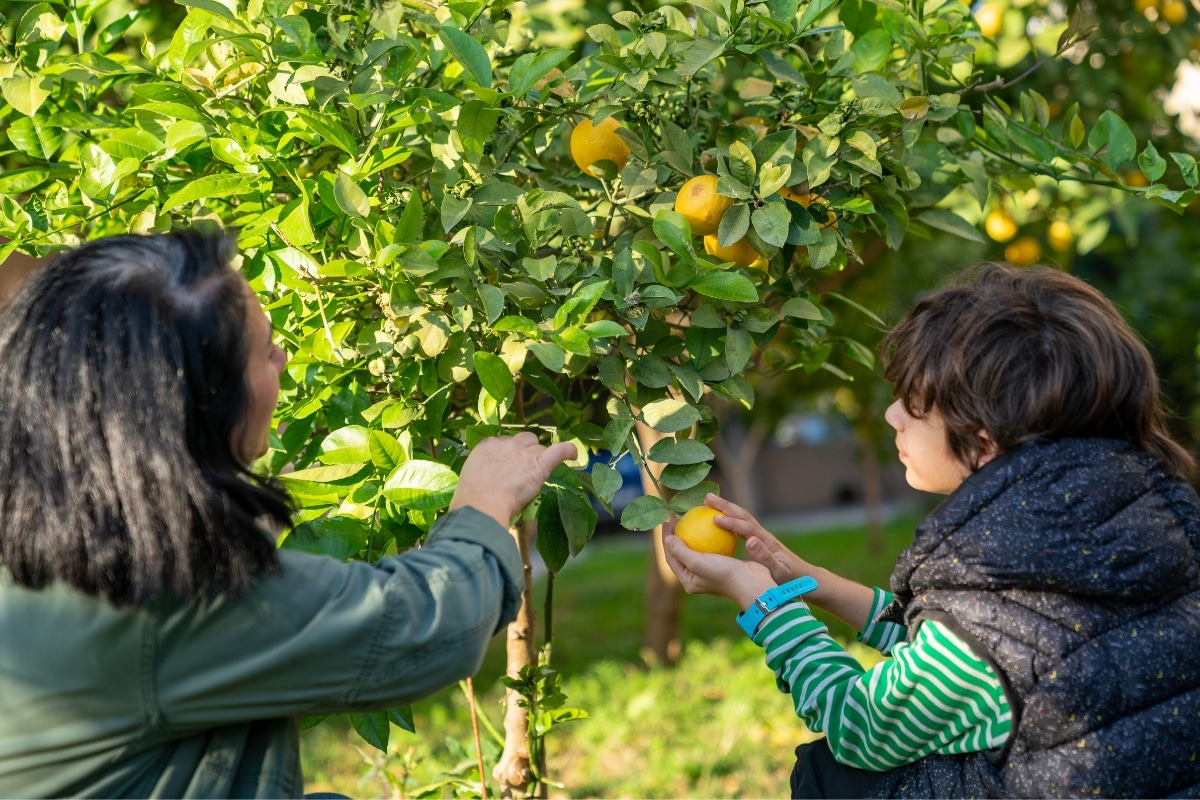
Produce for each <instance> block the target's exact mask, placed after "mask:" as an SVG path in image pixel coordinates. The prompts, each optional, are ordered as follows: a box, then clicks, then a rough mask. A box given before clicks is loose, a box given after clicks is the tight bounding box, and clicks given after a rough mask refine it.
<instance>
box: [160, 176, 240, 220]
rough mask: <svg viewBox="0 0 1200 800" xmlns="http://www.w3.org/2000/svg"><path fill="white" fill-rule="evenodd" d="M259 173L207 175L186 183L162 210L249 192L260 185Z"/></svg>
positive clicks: (168, 200) (169, 198)
mask: <svg viewBox="0 0 1200 800" xmlns="http://www.w3.org/2000/svg"><path fill="white" fill-rule="evenodd" d="M258 181H259V177H258V176H257V175H236V174H231V173H224V174H215V175H205V176H203V177H200V178H196V179H195V180H192V181H189V182H188V183H186V184H184V186H183V187H182V188H181V189H177V190H176V191H175V193H174V194H172V195H171V196H170V197H168V198H167V201H166V202H165V203H163V207H162V210H163V211H170V210H171V209H173V208H178V207H179V206H181V205H184V204H185V203H191V202H194V201H196V200H211V199H214V198H217V197H229V196H230V195H235V194H236V195H243V194H249V193H250V192H251V191H252V190H253V189H254V187H255V186H257V185H258Z"/></svg>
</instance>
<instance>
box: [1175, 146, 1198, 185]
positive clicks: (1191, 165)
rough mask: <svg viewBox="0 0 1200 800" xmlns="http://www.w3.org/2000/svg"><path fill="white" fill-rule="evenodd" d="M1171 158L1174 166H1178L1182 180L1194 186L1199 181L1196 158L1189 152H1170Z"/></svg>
mask: <svg viewBox="0 0 1200 800" xmlns="http://www.w3.org/2000/svg"><path fill="white" fill-rule="evenodd" d="M1171 160H1173V161H1174V162H1175V166H1177V167H1179V172H1180V174H1182V175H1183V182H1184V183H1186V184H1187V185H1188V186H1191V187H1192V188H1195V187H1196V184H1197V182H1200V180H1198V176H1197V169H1196V158H1195V157H1194V156H1192V155H1191V154H1190V153H1171Z"/></svg>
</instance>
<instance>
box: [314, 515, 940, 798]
mask: <svg viewBox="0 0 1200 800" xmlns="http://www.w3.org/2000/svg"><path fill="white" fill-rule="evenodd" d="M915 523H916V518H915V517H906V518H901V519H897V520H895V521H894V522H892V523H890V524H888V525H887V526H885V531H884V545H883V548H882V549H881V551H880V552H879V553H874V554H873V553H870V552H868V549H867V547H866V533H865V531H864V530H862V529H855V528H849V529H837V530H829V531H822V532H815V533H804V534H792V535H786V534H784V535H781V536H780V538H781V539H783V541H784V542H785V543H786V544H787V545H788V546H789V547H791V548H792V549H793V550H795V551H796V552H797V553H800V554H801V555H802V556H803V557H804V558H806V559H808V560H809V561H811V562H812V563H815V564H821V565H822V566H826V567H828V568H830V569H833V570H834V571H835V572H840V573H841V574H843V575H845V576H847V577H850V578H854V579H856V580H859V581H861V582H863V583H867V584H869V585H882V586H885V587H886V585H887V583H886V582H887V576H888V575H889V574H890V572H891V567H892V564H893V563H894V562H895V558H896V556H897V554H898V553H899V552H900V551H901V550H903V549H904V548H905V547H906V546H907V545H908V543H909V542H910V541H911V537H912V529H913V526H914V524H915ZM648 559H649V541H648V540H647V537H646V535H645V534H614V535H604V536H600V537H598V538H597V539H596V540H595V541H593V542H591V543H590V544H589V545H588V547H587V549H586V550H585V551H584V553H583V554H582V555H581V557H580V558H577V559H574V560H572V561H571V562H570V563H568V564H567V566H566V567H564V568H563V570H562V572H561V573H560V574H559V575H558V577H557V580H556V581H555V602H554V626H555V637H554V658H553V663H554V666H555V667H556V668H557V669H559V671H560V672H561V673H562V674H563V676H564V680H563V691H564V692H565V694H566V695H567V698H568V702H567V704H568V705H569V706H572V707H579V708H583V709H584V710H586V711H587V712H588V714H589V717H590V718H589V719H587V720H582V721H577V722H571V723H567V724H564V725H562V726H560V727H559V728H555V729H554V731H552V732H551V734H550V736H549V738H548V745H549V766H550V769H551V772H552V774H551V776H550V777H551V778H552V779H553V780H555V781H557V782H558V783H560V784H561V785H562V788H560V789H557V790H555V791H553V792H552V796H558V797H714V798H715V797H776V796H786V794H787V791H788V789H787V786H788V783H787V781H788V774H789V773H790V770H791V765H792V760H793V757H792V748H794V747H795V746H796V745H797V744H799V743H801V742H803V741H808V740H810V739H812V738H813V734H812V733H811V732H809V731H807V730H806V729H805V727H804V725H803V723H802V722H801V721H800V720H799V719H798V718H797V717H796V716H795V713H794V712H793V710H792V707H791V703H790V701H789V699H788V698H787V697H786V696H785V695H783V694H781V693H780V692H779V691H778V690H777V689H776V688H775V684H774V680H773V677H772V676H771V673H770V672H769V671H768V670H767V668H766V666H765V665H764V664H763V662H762V651H761V650H760V649H759V648H757V647H755V646H754V645H753V643H751V642H750V641H749V640H747V639H746V638H745V636H744V635H743V634H742V633H741V630H740V629H739V628H737V626H736V624H735V623H734V620H733V617H734V614H735V612H736V609H734V607H733V606H732V604H731V603H729V601H727V600H723V599H720V598H714V597H706V596H694V597H686V598H685V599H684V608H683V615H682V620H681V626H680V635H681V638H682V639H683V642H684V648H683V651H682V656H681V658H680V661H679V665H678V666H677V667H676V668H674V669H662V668H658V667H654V666H648V665H647V664H646V662H645V661H643V659H642V658H641V657H640V655H639V651H640V648H641V635H642V629H643V626H644V609H643V608H642V590H643V586H644V581H645V575H646V567H647V563H648ZM545 589H546V581H545V579H544V578H543V579H540V580H539V581H538V583H537V585H536V586H535V590H536V592H535V593H536V595H537V597H538V603H539V606H540V604H541V603H542V602H544V596H545ZM818 614H820V612H818ZM539 616H540V614H539ZM822 618H823V619H824V620H825V621H826V623H827V624H828V625H829V626H830V630H831V632H832V633H833V635H834V636H835V637H837V638H838V639H840V640H841V641H843V642H844V643H851V642H853V638H854V632H853V631H851V630H849V629H848V628H847V627H846V626H845V625H843V624H842V623H841V622H839V621H837V620H835V619H832V618H830V617H822ZM851 649H852V651H853V652H855V654H856V655H858V657H859V658H860V660H862V661H864V663H869V662H870V661H872V660H874V659H875V658H877V654H875V653H874V652H873V651H870V650H867V649H866V648H862V647H860V646H858V645H851ZM503 671H504V648H503V637H502V636H498V637H496V639H495V640H494V641H493V642H492V646H491V648H490V649H489V652H488V656H487V659H486V660H485V662H484V666H483V668H482V669H481V670H480V672H479V674H478V675H477V676H476V678H475V688H476V692H477V694H478V708H479V711H480V713H481V714H484V715H486V716H487V718H488V719H490V720H491V721H492V724H493V725H494V726H495V727H499V724H500V721H501V718H502V716H503V710H502V707H501V698H502V694H503V692H502V686H501V685H500V684H499V683H498V678H499V677H500V676H501V675H502V674H503ZM462 698H463V694H462V691H461V689H460V687H452V688H450V689H447V690H444V691H443V692H441V693H439V694H438V695H435V696H434V697H433V698H430V699H429V700H426V701H423V702H421V703H418V704H417V705H416V706H415V707H414V712H415V716H416V722H417V730H418V734H417V735H416V736H414V735H412V734H408V733H405V732H403V731H401V730H399V729H398V728H395V727H393V728H392V736H391V742H390V744H389V747H388V752H387V753H382V752H380V751H377V750H374V749H373V748H371V747H370V746H368V745H366V744H365V743H363V742H361V741H359V740H358V739H357V736H356V735H355V734H354V733H353V731H352V730H351V729H350V728H349V725H348V724H347V723H346V722H345V721H344V720H338V719H334V720H330V721H327V722H326V723H324V724H322V725H320V726H318V727H316V728H313V729H310V730H308V731H306V732H305V733H304V735H303V741H302V756H303V761H304V771H305V777H306V780H307V783H306V790H307V791H337V792H342V793H344V794H347V795H350V796H351V797H355V798H365V797H416V796H445V797H454V796H477V794H478V772H477V769H476V767H475V763H476V761H475V748H474V744H473V739H472V736H471V729H470V722H469V716H468V711H467V708H466V704H465V702H464V701H463V699H462ZM500 749H501V745H500V742H499V741H498V740H495V739H493V738H491V737H489V736H488V735H487V733H486V731H485V733H484V742H483V751H484V758H485V762H486V764H487V769H488V770H490V769H491V766H492V765H494V764H495V762H496V759H497V758H498V757H499V754H500ZM492 791H494V787H492ZM493 796H494V795H493Z"/></svg>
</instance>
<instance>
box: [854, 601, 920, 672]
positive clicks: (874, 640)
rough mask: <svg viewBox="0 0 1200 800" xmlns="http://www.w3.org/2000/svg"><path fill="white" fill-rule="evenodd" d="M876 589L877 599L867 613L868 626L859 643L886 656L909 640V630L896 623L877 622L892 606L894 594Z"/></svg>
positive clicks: (863, 630) (859, 637)
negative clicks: (886, 609)
mask: <svg viewBox="0 0 1200 800" xmlns="http://www.w3.org/2000/svg"><path fill="white" fill-rule="evenodd" d="M874 588H875V598H874V600H872V601H871V610H870V612H868V613H867V624H866V625H864V626H863V629H862V632H861V633H859V634H858V641H860V642H862V643H863V644H865V645H866V646H867V647H870V648H872V649H874V650H878V651H879V652H881V653H883V654H884V655H885V656H887V655H891V654H892V648H893V647H895V646H896V645H897V644H899V643H900V642H903V641H904V640H906V639H907V638H908V628H906V627H904V626H903V625H901V624H899V623H896V622H876V621H875V620H876V618H877V617H878V616H879V615H880V614H881V613H883V610H884V609H885V608H887V607H888V606H890V605H891V604H892V593H891V592H885V591H884V590H883V589H880V588H879V587H878V586H876V587H874Z"/></svg>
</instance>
